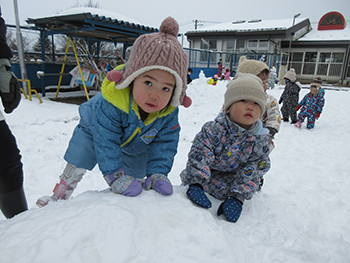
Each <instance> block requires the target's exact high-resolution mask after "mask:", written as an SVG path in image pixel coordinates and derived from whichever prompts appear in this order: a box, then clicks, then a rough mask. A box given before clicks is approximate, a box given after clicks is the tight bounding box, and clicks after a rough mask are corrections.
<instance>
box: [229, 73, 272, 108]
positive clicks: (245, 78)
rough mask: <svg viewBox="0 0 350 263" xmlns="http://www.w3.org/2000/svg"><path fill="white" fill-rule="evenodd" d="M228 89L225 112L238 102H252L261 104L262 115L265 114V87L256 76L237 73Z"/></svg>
mask: <svg viewBox="0 0 350 263" xmlns="http://www.w3.org/2000/svg"><path fill="white" fill-rule="evenodd" d="M226 87H227V89H226V92H225V102H224V103H225V105H224V107H225V110H227V109H228V108H229V107H230V106H231V105H232V104H233V103H234V102H236V101H240V100H252V101H254V102H256V103H258V104H259V106H260V108H261V115H262V114H263V113H264V112H265V103H266V95H265V92H264V85H263V82H262V81H261V79H260V78H259V77H257V76H256V75H254V74H245V73H237V74H236V76H235V77H234V78H233V79H232V80H231V81H230V82H229V83H228V84H227V85H226Z"/></svg>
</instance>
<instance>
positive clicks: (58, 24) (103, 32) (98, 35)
mask: <svg viewBox="0 0 350 263" xmlns="http://www.w3.org/2000/svg"><path fill="white" fill-rule="evenodd" d="M95 10H98V9H95ZM26 22H27V23H28V24H34V25H35V27H36V28H37V29H39V30H40V31H44V32H45V35H52V34H66V35H68V36H70V37H79V38H88V39H91V40H100V41H110V42H118V43H134V41H135V40H136V38H137V37H139V36H140V35H142V34H147V33H153V32H158V31H159V30H158V29H157V28H153V27H149V26H144V25H140V24H135V23H132V22H128V21H124V20H118V19H115V18H111V17H105V16H100V15H98V14H92V13H91V12H84V13H79V14H78V13H77V14H69V15H58V16H51V17H44V18H36V19H33V18H28V19H27V20H26Z"/></svg>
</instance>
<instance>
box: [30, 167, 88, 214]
mask: <svg viewBox="0 0 350 263" xmlns="http://www.w3.org/2000/svg"><path fill="white" fill-rule="evenodd" d="M84 173H85V169H83V168H77V167H76V166H75V165H73V164H70V163H68V164H67V165H66V167H65V169H64V171H63V174H62V175H61V176H60V179H61V180H60V183H59V184H56V186H55V188H54V189H53V195H52V196H47V195H46V196H43V197H40V198H39V199H38V200H37V201H36V205H37V206H39V207H44V206H46V205H47V204H48V203H49V202H51V201H57V200H67V199H68V198H69V197H70V196H71V195H72V193H73V191H74V189H75V188H76V187H77V184H78V183H79V182H80V180H81V179H82V177H83V175H84Z"/></svg>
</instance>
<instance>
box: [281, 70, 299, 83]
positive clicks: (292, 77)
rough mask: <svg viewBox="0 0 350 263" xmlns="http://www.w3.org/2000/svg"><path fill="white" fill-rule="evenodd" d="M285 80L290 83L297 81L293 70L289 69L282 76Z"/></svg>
mask: <svg viewBox="0 0 350 263" xmlns="http://www.w3.org/2000/svg"><path fill="white" fill-rule="evenodd" d="M284 78H285V79H289V80H290V81H291V82H295V81H296V80H297V75H296V74H295V69H294V68H291V69H290V70H289V71H287V73H286V74H285V75H284Z"/></svg>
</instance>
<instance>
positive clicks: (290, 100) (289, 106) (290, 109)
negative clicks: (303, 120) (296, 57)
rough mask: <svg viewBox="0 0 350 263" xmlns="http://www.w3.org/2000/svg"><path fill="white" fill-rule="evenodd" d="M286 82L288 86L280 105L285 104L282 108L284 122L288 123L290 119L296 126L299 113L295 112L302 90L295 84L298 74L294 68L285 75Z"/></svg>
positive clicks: (285, 88)
mask: <svg viewBox="0 0 350 263" xmlns="http://www.w3.org/2000/svg"><path fill="white" fill-rule="evenodd" d="M284 80H285V83H286V86H285V87H284V91H283V93H282V95H281V97H280V100H279V102H278V103H279V104H281V103H282V102H283V105H282V108H281V112H282V116H283V121H284V122H288V121H289V117H290V118H291V120H292V122H291V124H295V123H297V113H296V111H295V108H296V107H297V105H298V102H299V93H300V89H301V88H300V86H299V85H298V84H297V83H296V82H295V81H296V74H295V70H294V68H291V69H290V70H289V71H287V73H286V74H285V75H284Z"/></svg>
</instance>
